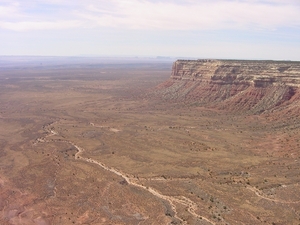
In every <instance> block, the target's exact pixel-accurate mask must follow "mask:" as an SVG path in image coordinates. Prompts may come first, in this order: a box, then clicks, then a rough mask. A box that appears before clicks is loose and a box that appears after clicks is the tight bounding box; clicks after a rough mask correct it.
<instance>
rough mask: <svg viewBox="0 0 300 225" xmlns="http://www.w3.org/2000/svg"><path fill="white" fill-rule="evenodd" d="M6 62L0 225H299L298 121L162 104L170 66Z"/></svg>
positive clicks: (1, 81)
mask: <svg viewBox="0 0 300 225" xmlns="http://www.w3.org/2000/svg"><path fill="white" fill-rule="evenodd" d="M14 60H15V59H11V61H12V62H11V64H8V63H3V64H0V211H1V214H0V224H3V225H9V224H13V225H27V224H28V225H29V224H30V225H33V224H34V225H50V224H55V225H58V224H64V225H68V224H94V225H96V224H140V225H143V224H195V225H196V224H205V225H208V224H272V225H274V224H300V187H299V181H300V170H299V165H300V164H299V160H300V133H299V132H300V113H295V112H294V113H292V114H284V113H280V111H275V112H274V111H264V112H259V113H252V112H249V111H238V110H226V108H225V109H222V108H217V107H212V105H211V104H210V105H209V106H207V105H205V104H204V105H203V104H197V103H195V102H191V101H184V100H182V99H181V100H180V101H179V100H178V101H176V100H170V99H169V98H164V97H163V96H160V93H161V92H159V91H157V90H158V89H157V87H159V90H161V88H162V85H161V84H162V83H164V82H166V81H168V80H169V79H170V75H171V72H172V63H173V62H172V61H167V60H166V61H160V60H149V61H147V60H145V61H134V60H133V61H125V62H124V61H122V60H108V61H103V60H102V59H93V63H89V62H88V60H85V61H84V62H82V63H80V62H81V61H80V60H79V61H78V62H77V61H76V63H69V61H67V62H65V61H63V62H62V61H61V59H55V60H54V62H53V63H48V64H47V63H45V62H39V61H38V60H36V59H34V60H31V61H30V62H31V63H24V62H22V63H20V62H19V61H17V62H16V61H14ZM174 95H176V92H174Z"/></svg>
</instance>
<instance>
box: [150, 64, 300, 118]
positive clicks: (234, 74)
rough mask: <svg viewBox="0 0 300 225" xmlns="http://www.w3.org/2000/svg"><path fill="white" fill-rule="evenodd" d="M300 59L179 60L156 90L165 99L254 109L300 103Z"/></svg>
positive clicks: (295, 107)
mask: <svg viewBox="0 0 300 225" xmlns="http://www.w3.org/2000/svg"><path fill="white" fill-rule="evenodd" d="M299 87H300V62H291V61H259V60H257V61H254V60H252V61H251V60H178V61H176V62H174V64H173V69H172V74H171V77H170V79H169V80H168V81H166V82H165V83H163V84H161V85H159V86H158V87H157V88H156V90H155V92H156V94H159V95H160V96H162V97H163V98H164V99H168V100H174V101H185V102H188V103H195V104H199V105H206V106H209V107H214V108H219V109H226V110H235V111H250V112H253V113H261V112H264V111H270V110H271V111H274V110H275V111H276V110H284V111H286V112H287V113H290V114H292V113H297V112H299V111H300V110H299V107H300V104H299V103H300V88H299Z"/></svg>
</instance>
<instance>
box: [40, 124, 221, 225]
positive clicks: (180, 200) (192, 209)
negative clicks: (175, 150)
mask: <svg viewBox="0 0 300 225" xmlns="http://www.w3.org/2000/svg"><path fill="white" fill-rule="evenodd" d="M45 130H46V131H47V132H48V135H46V136H45V137H44V138H38V139H37V142H49V140H46V138H48V137H51V136H54V135H59V134H58V132H56V131H55V130H53V129H47V128H46V129H45ZM56 141H59V142H65V143H69V144H71V145H73V146H74V147H75V148H76V149H77V150H78V152H77V153H76V154H75V159H76V160H83V161H86V162H88V163H94V164H96V165H98V166H100V167H101V168H103V169H105V170H107V171H109V172H112V173H114V174H116V175H118V176H120V177H122V178H123V179H124V180H126V182H127V183H128V184H129V185H132V186H135V187H138V188H142V189H144V190H146V191H148V192H150V193H151V194H153V195H154V196H156V197H158V198H160V199H163V200H166V201H168V202H169V204H170V205H171V207H172V210H173V211H174V218H176V219H178V220H179V221H181V222H182V224H187V222H186V221H184V220H183V219H181V218H180V217H179V216H178V212H177V209H176V205H175V203H177V204H181V205H183V206H185V207H187V211H188V212H189V213H190V214H191V215H192V216H194V217H195V218H198V219H202V220H203V221H206V222H208V223H210V224H213V225H215V223H214V222H213V221H211V220H210V219H208V218H205V217H203V216H201V215H199V214H198V213H196V210H197V209H198V206H197V204H196V203H195V202H193V201H192V200H190V199H189V198H187V197H184V196H176V197H175V196H167V195H163V194H161V193H160V192H158V191H157V190H155V189H153V188H151V187H146V186H144V185H142V184H139V183H137V181H138V179H137V178H134V177H133V176H131V175H129V174H126V173H124V172H122V171H119V170H117V169H115V168H112V167H108V166H106V165H105V164H103V163H102V162H99V161H97V160H94V159H91V158H85V157H82V156H81V154H82V153H83V152H84V151H85V150H84V149H83V148H82V147H80V146H78V145H76V144H75V143H73V142H71V141H68V140H56Z"/></svg>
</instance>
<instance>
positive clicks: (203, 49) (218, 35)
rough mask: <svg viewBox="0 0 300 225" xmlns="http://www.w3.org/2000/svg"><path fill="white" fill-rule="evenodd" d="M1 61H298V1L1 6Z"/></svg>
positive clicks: (134, 0)
mask: <svg viewBox="0 0 300 225" xmlns="http://www.w3.org/2000/svg"><path fill="white" fill-rule="evenodd" d="M0 55H41V56H141V57H142V56H169V57H193V58H217V59H221V58H226V59H273V60H298V61H300V0H185V1H184V0H22V1H20V0H0Z"/></svg>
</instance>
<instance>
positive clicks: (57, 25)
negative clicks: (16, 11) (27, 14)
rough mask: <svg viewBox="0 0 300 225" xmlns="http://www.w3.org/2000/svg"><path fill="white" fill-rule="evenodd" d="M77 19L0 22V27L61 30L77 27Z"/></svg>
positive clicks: (25, 29) (15, 29)
mask: <svg viewBox="0 0 300 225" xmlns="http://www.w3.org/2000/svg"><path fill="white" fill-rule="evenodd" d="M79 26H80V22H79V21H56V22H0V27H1V28H4V29H9V30H13V31H28V30H54V29H55V30H61V29H69V28H74V27H79Z"/></svg>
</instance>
